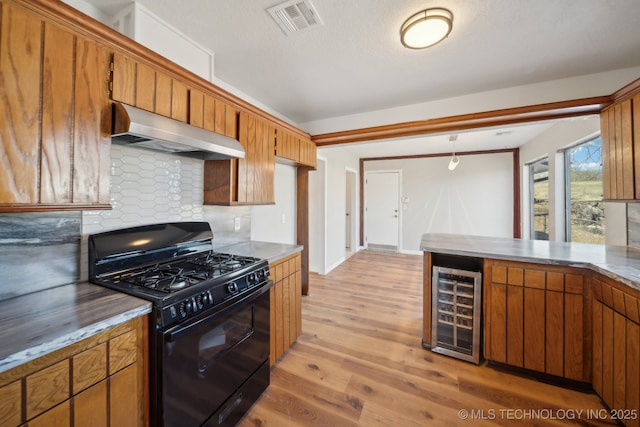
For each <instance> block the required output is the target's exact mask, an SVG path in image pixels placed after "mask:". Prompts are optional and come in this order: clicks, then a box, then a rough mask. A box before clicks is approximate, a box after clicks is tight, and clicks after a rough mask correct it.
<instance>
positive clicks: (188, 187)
mask: <svg viewBox="0 0 640 427" xmlns="http://www.w3.org/2000/svg"><path fill="white" fill-rule="evenodd" d="M203 175H204V161H202V160H198V159H192V158H189V157H183V156H178V155H173V154H166V153H162V152H158V151H150V150H144V149H139V148H131V147H127V146H123V145H118V144H113V145H112V147H111V206H112V209H111V210H99V211H83V212H82V235H83V239H82V240H83V244H82V254H81V258H82V259H81V263H80V265H81V278H83V279H86V277H87V273H86V267H85V266H86V263H87V262H86V260H87V253H86V240H87V236H88V235H90V234H95V233H100V232H103V231H109V230H114V229H119V228H127V227H135V226H138V225H147V224H156V223H162V222H178V221H207V222H209V223H210V224H211V228H212V229H213V231H214V244H218V245H220V244H228V243H235V242H239V241H243V240H249V239H250V236H251V207H249V206H232V207H229V206H203V204H202V200H203ZM235 217H240V218H241V221H240V222H241V228H240V230H237V231H236V230H234V228H233V220H234V218H235Z"/></svg>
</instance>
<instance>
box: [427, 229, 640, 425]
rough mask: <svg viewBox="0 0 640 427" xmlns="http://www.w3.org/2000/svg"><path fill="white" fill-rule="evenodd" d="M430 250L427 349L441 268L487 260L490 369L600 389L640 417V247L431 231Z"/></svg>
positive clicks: (485, 346)
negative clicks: (434, 274)
mask: <svg viewBox="0 0 640 427" xmlns="http://www.w3.org/2000/svg"><path fill="white" fill-rule="evenodd" d="M420 249H421V250H422V251H424V296H425V298H424V333H423V343H424V345H425V347H429V346H430V343H431V326H432V325H431V321H432V307H431V306H432V303H431V291H432V284H431V280H432V279H431V271H432V267H433V266H434V265H435V264H436V262H437V260H438V258H439V257H440V258H442V256H443V255H444V256H445V258H446V256H449V257H463V258H466V257H471V258H475V259H480V260H481V261H482V262H481V265H482V275H483V278H482V311H483V315H482V322H481V329H482V333H483V342H482V344H481V345H482V349H481V354H482V355H483V356H484V359H486V360H487V361H488V362H489V364H490V365H494V366H500V367H508V368H515V369H516V370H517V371H521V372H523V373H527V374H534V375H538V376H542V377H544V378H545V379H552V380H556V381H557V382H559V383H561V384H572V385H582V386H587V387H588V386H592V387H593V390H594V391H595V392H596V393H597V394H598V395H599V396H600V397H601V398H602V399H603V401H604V402H605V403H606V404H607V405H608V406H609V407H610V408H611V409H612V410H622V411H624V410H628V411H636V412H637V411H638V408H639V407H640V250H638V249H634V248H630V247H619V246H606V245H589V244H578V243H564V242H547V241H536V240H521V239H509V238H497V237H482V236H468V235H455V234H425V235H423V237H422V240H421V245H420ZM463 258H462V259H463ZM454 259H455V258H454ZM629 421H630V422H631V423H633V422H636V423H637V420H629ZM628 425H636V424H628Z"/></svg>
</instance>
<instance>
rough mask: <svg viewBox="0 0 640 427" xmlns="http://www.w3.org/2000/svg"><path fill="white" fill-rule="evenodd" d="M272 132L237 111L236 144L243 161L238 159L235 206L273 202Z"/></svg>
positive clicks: (273, 157) (259, 122) (262, 123)
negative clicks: (242, 150)
mask: <svg viewBox="0 0 640 427" xmlns="http://www.w3.org/2000/svg"><path fill="white" fill-rule="evenodd" d="M274 137H275V130H274V127H273V126H272V125H271V124H269V123H267V122H265V121H263V120H261V119H259V118H258V117H256V116H254V115H252V114H249V113H246V112H244V111H242V112H240V134H239V139H238V140H239V141H240V144H242V146H243V147H244V149H245V157H244V159H238V176H237V178H238V187H237V188H238V203H247V204H250V203H252V204H269V203H274V201H275V197H274V189H273V187H274V178H275V145H274V144H275V139H274Z"/></svg>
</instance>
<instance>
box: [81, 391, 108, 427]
mask: <svg viewBox="0 0 640 427" xmlns="http://www.w3.org/2000/svg"><path fill="white" fill-rule="evenodd" d="M107 393H108V392H107V381H106V380H104V381H101V382H99V383H98V384H96V385H94V386H92V387H90V388H88V389H86V390H85V391H83V392H82V393H80V394H78V395H77V396H74V398H73V422H74V425H76V426H91V427H107V420H108V419H109V418H108V409H107V402H108V397H107Z"/></svg>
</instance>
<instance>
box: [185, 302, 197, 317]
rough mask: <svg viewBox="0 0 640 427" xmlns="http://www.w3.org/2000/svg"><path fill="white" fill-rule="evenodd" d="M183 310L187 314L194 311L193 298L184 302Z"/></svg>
mask: <svg viewBox="0 0 640 427" xmlns="http://www.w3.org/2000/svg"><path fill="white" fill-rule="evenodd" d="M184 311H185V312H186V313H187V314H191V313H193V312H194V311H196V304H195V301H194V300H189V301H187V302H185V303H184Z"/></svg>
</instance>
